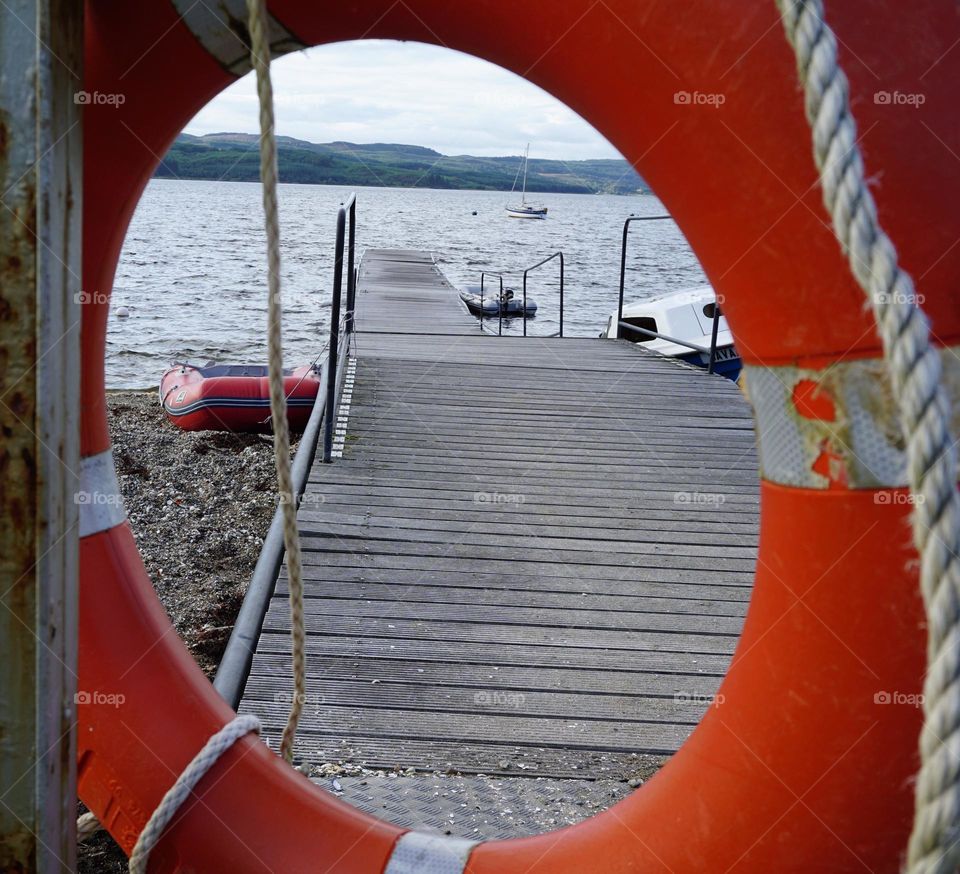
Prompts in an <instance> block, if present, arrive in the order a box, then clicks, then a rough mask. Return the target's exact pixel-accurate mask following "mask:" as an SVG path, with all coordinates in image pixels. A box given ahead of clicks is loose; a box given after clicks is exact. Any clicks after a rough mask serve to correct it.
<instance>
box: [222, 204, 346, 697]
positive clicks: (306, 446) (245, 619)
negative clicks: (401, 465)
mask: <svg viewBox="0 0 960 874" xmlns="http://www.w3.org/2000/svg"><path fill="white" fill-rule="evenodd" d="M356 206H357V205H356V196H355V195H351V196H350V198H349V200H348V201H347V202H346V203H345V204H344V205H343V206H341V207H340V211H339V212H338V213H337V239H336V261H335V264H334V279H333V298H334V306H333V312H332V313H331V318H330V341H329V343H328V353H327V358H326V360H325V361H324V362H323V365H322V367H321V370H320V389H319V390H318V391H317V398H316V400H315V401H314V402H313V409H312V410H311V411H310V418H309V420H308V421H307V426H306V428H305V429H304V431H303V434H302V435H301V437H300V444H299V446H298V448H297V452H296V455H294V458H293V465H292V468H291V477H292V480H293V490H294V492H293V495H291V496H289V499H290V500H292V501H294V502H295V504H296V505H297V506H299V504H300V499H301V497H302V496H303V492H304V490H305V489H306V486H307V479H308V477H309V475H310V468H311V467H312V465H313V460H314V456H315V454H316V451H317V445H318V444H319V442H320V437H321V429H322V431H323V441H324V449H323V451H324V456H325V457H324V461H328V460H329V456H328V453H329V448H330V444H329V443H328V439H329V437H328V435H330V436H332V433H333V431H332V425H333V422H334V419H335V418H336V406H335V403H334V399H335V398H336V397H337V393H338V391H339V389H340V387H341V386H342V385H343V380H344V376H345V370H346V368H345V367H344V365H345V363H346V360H347V356H342V357H339V360H338V345H339V339H340V336H341V334H342V335H343V336H344V337H345V338H347V340H348V341H349V337H350V334H351V333H352V332H353V315H354V306H355V303H356V271H355V269H354V251H355V249H354V244H355V237H356ZM348 214H349V218H350V222H349V244H348V245H347V270H348V275H347V306H346V312H345V313H344V314H343V316H342V317H341V315H340V295H341V289H342V285H343V255H344V238H345V236H346V232H345V228H346V226H347V221H346V220H347V215H348ZM321 391H323V394H321ZM283 552H284V543H283V506H281V505H278V506H277V509H276V510H275V511H274V514H273V520H272V521H271V523H270V528H269V530H268V531H267V536H266V537H265V538H264V541H263V547H262V548H261V550H260V556H259V558H258V559H257V564H256V567H255V568H254V569H253V576H252V577H251V579H250V585H249V586H247V591H246V594H245V595H244V597H243V603H242V604H241V605H240V612H239V613H238V614H237V619H236V622H234V625H233V631H232V632H231V634H230V639H229V640H228V641H227V646H226V649H225V650H224V653H223V658H222V659H221V660H220V667H219V668H218V669H217V674H216V677H215V678H214V681H213V686H214V688H215V689H216V690H217V692H219V693H220V695H221V696H222V697H223V699H224V700H225V701H226V702H227V703H228V704H229V705H230V706H231V707H233V708H234V709H236V708H237V706H238V705H239V703H240V697H241V696H242V695H243V690H244V687H245V686H246V682H247V677H248V676H249V674H250V666H251V664H252V663H253V654H254V651H255V650H256V646H257V640H258V639H259V637H260V632H261V629H262V628H263V620H264V617H265V616H266V615H267V607H268V606H269V604H270V599H271V597H273V593H274V590H275V589H276V585H277V577H278V576H279V574H280V568H281V566H282V565H283Z"/></svg>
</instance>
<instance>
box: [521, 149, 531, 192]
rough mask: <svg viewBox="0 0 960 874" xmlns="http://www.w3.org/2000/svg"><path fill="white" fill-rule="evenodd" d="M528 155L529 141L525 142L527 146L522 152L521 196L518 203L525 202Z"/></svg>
mask: <svg viewBox="0 0 960 874" xmlns="http://www.w3.org/2000/svg"><path fill="white" fill-rule="evenodd" d="M529 156H530V143H527V148H526V149H524V152H523V196H522V197H521V198H520V203H526V202H527V159H528V158H529Z"/></svg>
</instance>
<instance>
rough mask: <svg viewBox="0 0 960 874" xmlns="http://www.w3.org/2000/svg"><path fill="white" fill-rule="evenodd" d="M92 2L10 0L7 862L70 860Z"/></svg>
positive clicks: (3, 291) (1, 749)
mask: <svg viewBox="0 0 960 874" xmlns="http://www.w3.org/2000/svg"><path fill="white" fill-rule="evenodd" d="M82 33H83V3H82V2H78V0H5V2H3V3H0V514H2V518H0V870H2V871H39V872H53V871H64V870H68V871H72V870H75V867H76V866H75V855H76V851H75V826H74V823H75V820H76V765H75V760H76V745H75V738H74V731H73V728H74V723H75V718H74V713H75V711H74V694H75V687H76V665H77V652H76V649H77V640H76V632H77V550H78V534H77V518H78V513H77V509H78V508H77V504H76V500H75V496H76V495H77V489H78V485H77V471H78V468H79V422H78V416H79V410H78V398H79V373H80V327H79V318H80V306H79V300H78V296H79V293H80V233H81V214H80V210H81V196H80V195H81V182H82V172H83V168H82V141H81V128H80V108H81V107H80V105H79V103H80V102H82V98H81V99H80V101H78V100H77V97H76V95H77V94H78V93H80V89H81V88H82V83H81V81H80V78H79V76H80V73H81V65H82V59H83V39H82Z"/></svg>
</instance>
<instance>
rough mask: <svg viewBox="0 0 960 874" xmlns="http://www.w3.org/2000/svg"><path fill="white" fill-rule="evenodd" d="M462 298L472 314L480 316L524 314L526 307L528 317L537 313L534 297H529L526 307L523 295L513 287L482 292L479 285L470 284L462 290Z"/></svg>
mask: <svg viewBox="0 0 960 874" xmlns="http://www.w3.org/2000/svg"><path fill="white" fill-rule="evenodd" d="M460 300H462V301H463V302H464V303H465V304H466V305H467V309H468V310H470V312H471V314H472V315H475V316H478V317H490V316H493V317H494V318H496V317H497V316H500V315H503V316H522V315H523V314H524V309H526V315H527V317H528V318H529V317H530V316H535V315H536V314H537V302H536V301H535V300H534V299H533V298H532V297H527V305H526V308H524V305H523V297H522V296H518V295H516V294H515V293H514V290H513V289H512V288H505V289H503V291H502V292H501V291H500V290H499V289H498V290H497V291H495V292H493V293H491V292H489V291H488V292H487V293H486V294H481V292H480V286H479V285H468V286H466V287H465V289H464V290H463V291H461V292H460Z"/></svg>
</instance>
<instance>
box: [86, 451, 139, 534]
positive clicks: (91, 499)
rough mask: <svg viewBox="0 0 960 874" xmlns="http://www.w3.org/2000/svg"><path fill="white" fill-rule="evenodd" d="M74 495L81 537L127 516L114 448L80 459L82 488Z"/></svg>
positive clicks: (112, 525) (103, 529) (99, 530)
mask: <svg viewBox="0 0 960 874" xmlns="http://www.w3.org/2000/svg"><path fill="white" fill-rule="evenodd" d="M74 499H75V500H76V502H77V504H79V506H80V536H81V537H89V536H90V535H91V534H99V533H100V532H101V531H109V530H110V529H111V528H116V526H117V525H119V524H120V523H121V522H123V521H124V520H125V519H126V518H127V514H126V511H125V510H124V508H123V498H122V497H121V496H120V484H119V483H118V482H117V471H116V468H115V467H114V466H113V450H112V449H108V450H107V451H106V452H101V453H99V454H98V455H90V456H88V457H87V458H82V459H80V490H79V491H78V492H77V494H76V495H75V496H74Z"/></svg>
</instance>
